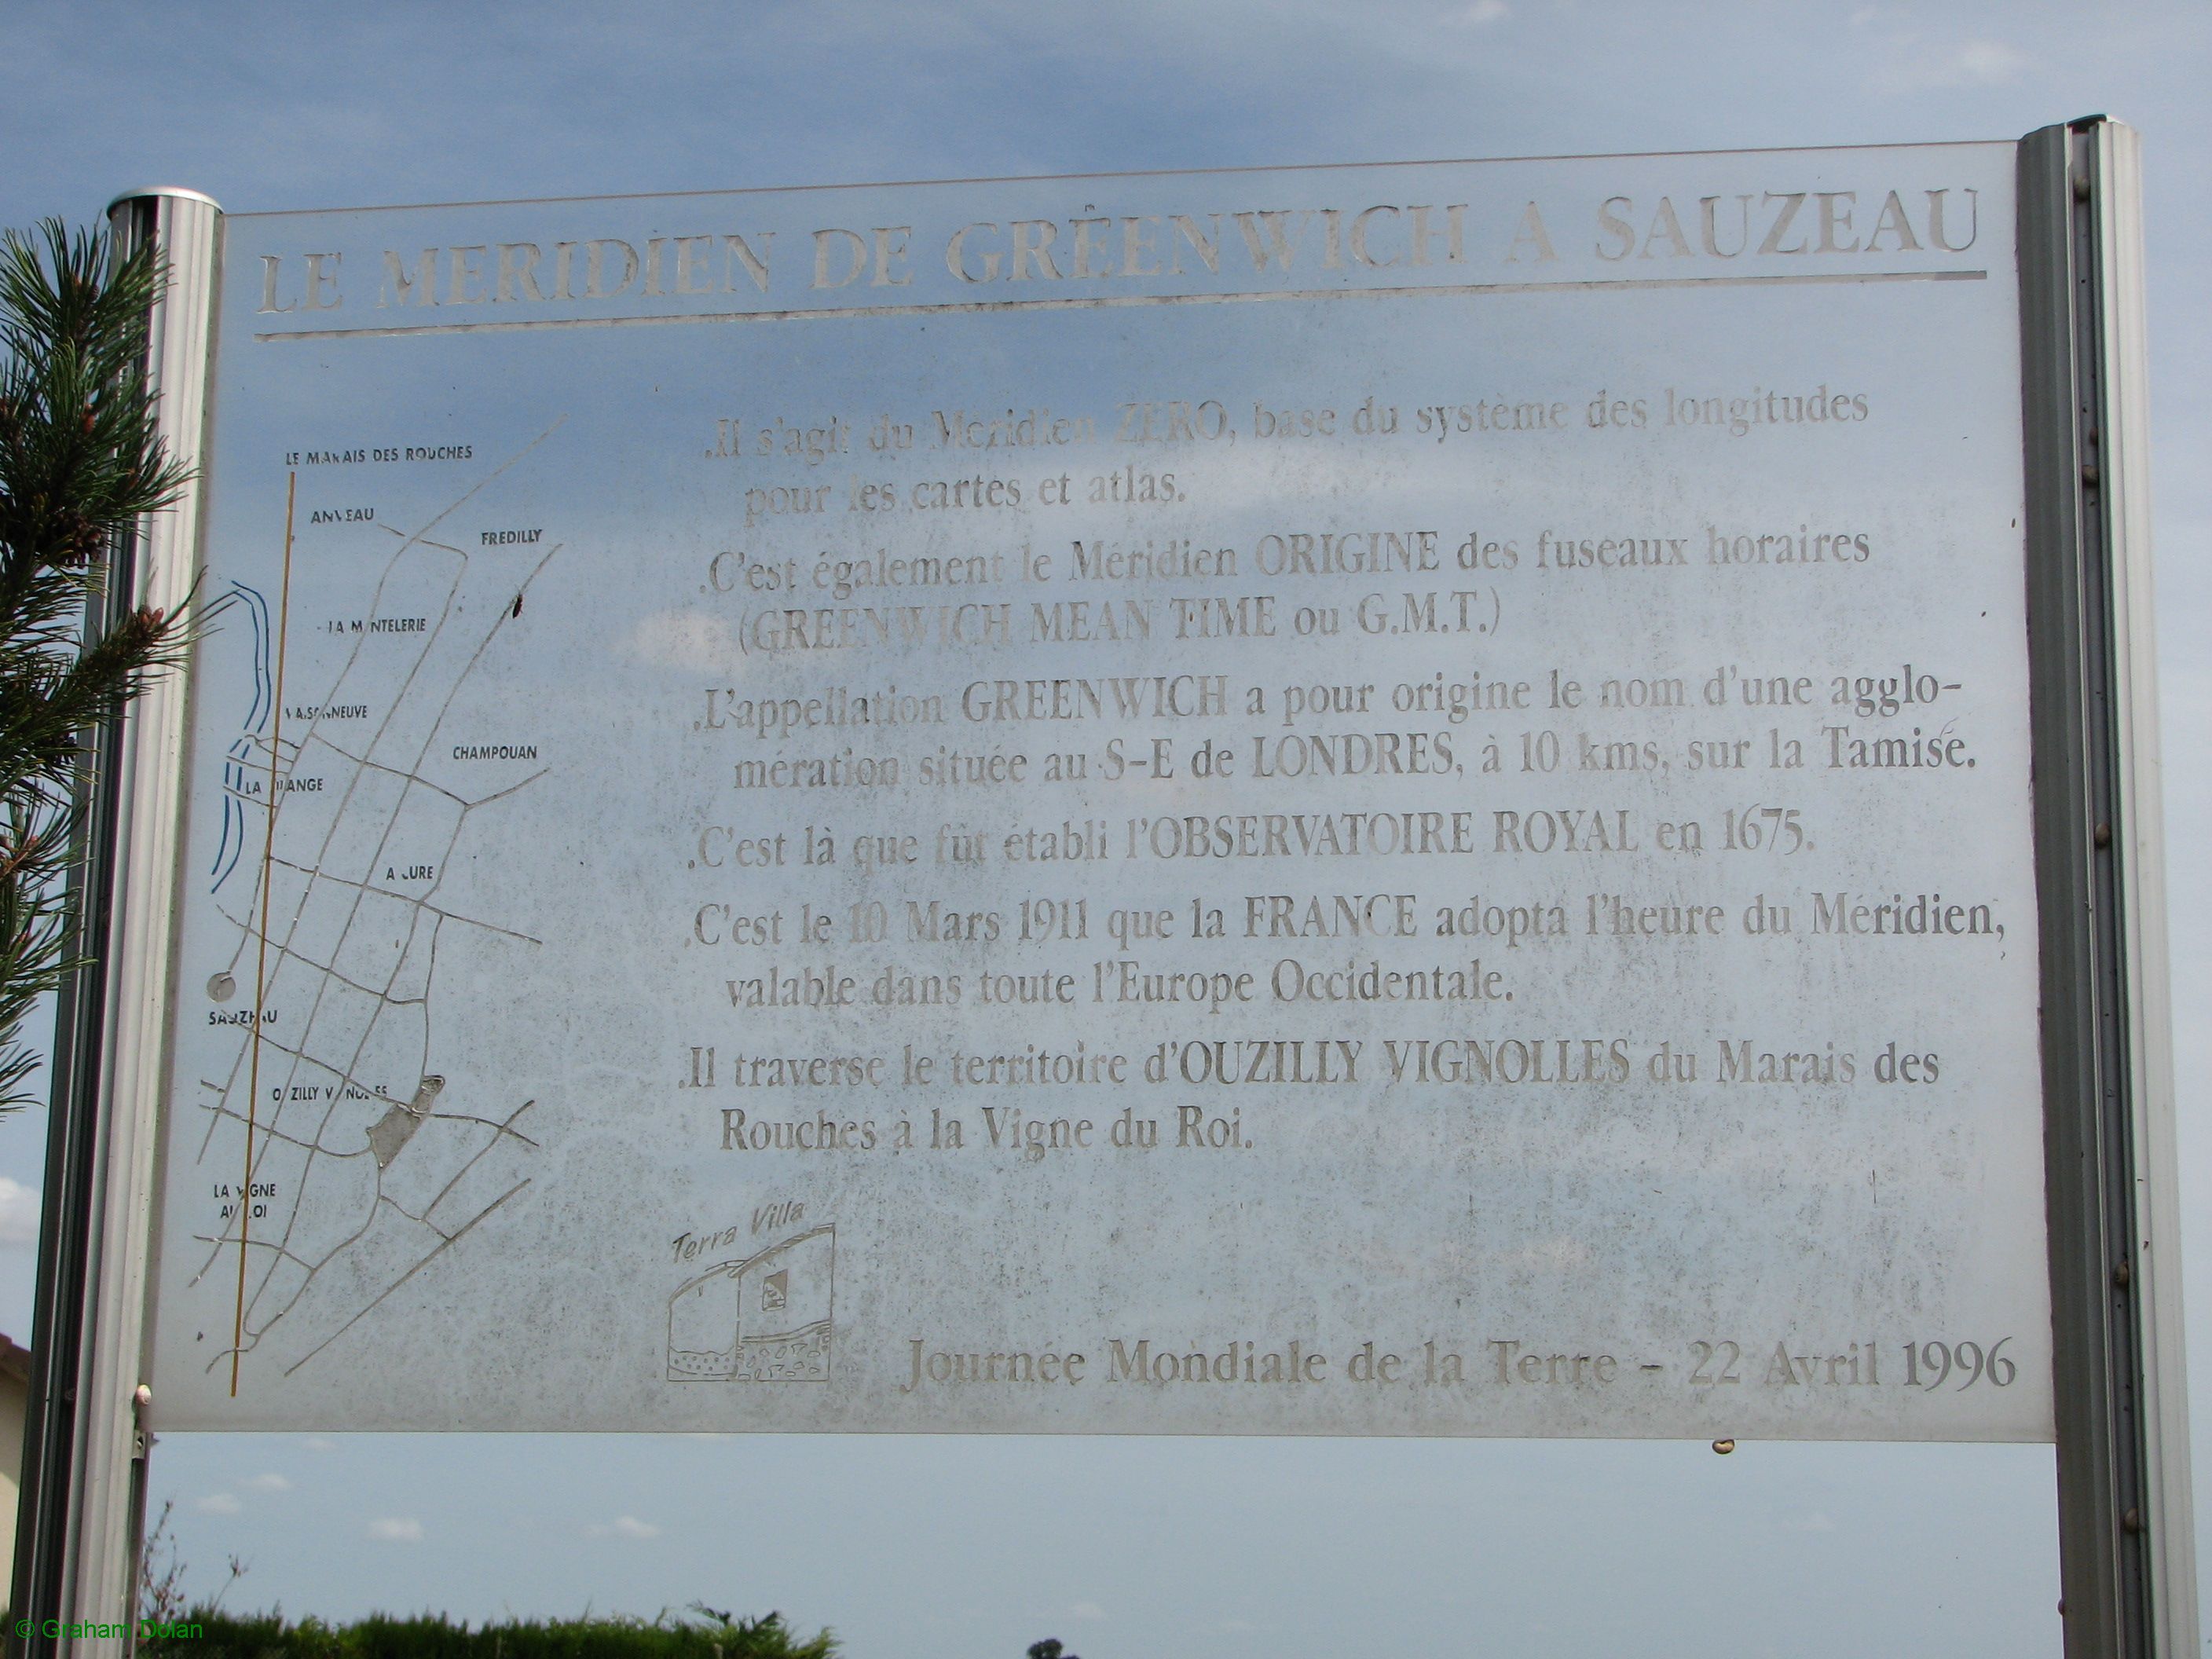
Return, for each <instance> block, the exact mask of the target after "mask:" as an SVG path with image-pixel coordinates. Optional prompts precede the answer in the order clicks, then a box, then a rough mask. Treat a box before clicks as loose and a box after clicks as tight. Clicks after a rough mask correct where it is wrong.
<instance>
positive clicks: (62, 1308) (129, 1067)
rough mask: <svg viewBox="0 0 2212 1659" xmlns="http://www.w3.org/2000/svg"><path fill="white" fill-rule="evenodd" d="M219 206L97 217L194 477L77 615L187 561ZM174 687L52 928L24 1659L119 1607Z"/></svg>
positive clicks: (126, 744) (160, 1067) (189, 565)
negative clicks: (140, 315) (48, 1114)
mask: <svg viewBox="0 0 2212 1659" xmlns="http://www.w3.org/2000/svg"><path fill="white" fill-rule="evenodd" d="M220 222H221V212H220V210H218V209H217V207H216V204H215V203H214V202H213V201H212V200H210V198H209V197H204V196H202V195H199V194H198V193H197V192H196V191H181V190H152V191H136V192H133V193H131V194H130V195H127V196H125V197H120V198H118V200H117V202H116V203H115V204H114V205H113V206H112V208H111V209H110V210H109V227H110V230H111V233H112V235H113V237H114V239H115V241H116V244H117V246H118V249H119V250H122V251H128V250H130V249H131V248H134V247H137V246H143V244H144V243H145V242H147V241H149V240H152V241H154V242H155V243H156V244H157V245H158V246H160V248H161V254H162V257H163V258H164V259H165V260H166V261H167V266H168V283H167V286H166V288H165V289H163V290H162V292H161V296H160V297H159V298H158V299H157V300H156V301H155V306H154V314H153V317H152V319H151V327H150V329H149V334H148V341H147V352H148V358H149V362H148V369H149V374H148V380H149V383H150V385H151V386H152V387H153V390H154V392H155V395H156V396H157V397H158V398H159V399H160V405H159V409H158V412H157V420H156V423H157V428H158V430H159V431H160V433H161V438H162V440H163V441H164V442H165V443H166V444H167V447H168V453H169V454H170V455H171V456H173V458H175V459H177V460H179V461H181V462H182V463H183V464H184V465H186V466H188V467H191V468H193V469H195V471H194V476H193V480H192V482H191V483H190V484H189V485H188V486H187V488H186V489H185V494H184V495H182V496H181V497H180V498H179V501H177V502H176V504H175V505H174V506H173V507H169V508H167V509H166V510H165V511H163V512H160V513H153V514H150V515H149V517H148V518H147V519H146V520H145V521H144V522H143V524H141V525H140V526H138V529H137V532H136V533H135V534H134V535H133V536H132V537H131V541H130V544H129V545H128V546H127V547H125V548H122V549H120V550H118V553H117V555H116V557H115V560H114V563H113V566H112V573H111V576H110V580H109V584H108V591H107V592H106V594H105V595H103V596H102V597H101V599H100V600H98V601H96V603H97V604H99V605H101V606H102V608H103V610H104V613H105V614H104V616H102V617H99V618H96V619H95V625H98V626H105V625H106V624H107V623H109V622H111V621H112V619H113V618H115V617H119V616H121V615H122V614H124V613H125V611H128V610H130V609H131V608H133V607H135V606H137V605H146V604H150V605H160V606H162V607H164V608H173V607H175V606H177V605H182V604H183V603H184V602H185V599H186V598H187V596H188V595H189V594H190V593H191V586H192V574H193V571H194V569H195V568H197V564H198V562H199V557H198V547H199V518H200V503H201V501H202V499H203V482H202V480H201V479H200V477H199V476H198V473H197V469H198V467H199V465H200V462H201V458H202V449H203V439H204V430H205V427H206V422H207V410H208V397H207V393H208V362H209V350H210V344H211V340H210V331H211V328H212V325H213V319H214V314H215V310H214V302H215V291H216V260H217V246H218V238H219V227H220ZM186 702H187V686H186V684H185V677H184V676H183V675H181V674H168V675H163V676H160V677H157V678H155V680H154V681H153V682H152V684H151V685H150V686H149V689H148V690H147V691H146V692H145V694H144V695H143V696H142V697H141V698H139V700H138V701H137V702H136V703H135V704H134V705H133V707H132V708H131V714H130V716H129V719H128V720H126V721H125V722H124V723H123V724H122V725H121V726H119V727H112V728H110V729H109V730H107V731H106V732H101V733H100V734H99V735H98V738H97V740H96V744H95V746H94V750H93V752H92V754H91V755H90V757H88V761H87V764H86V769H85V787H86V788H87V789H88V792H89V798H90V803H91V805H90V811H89V812H88V815H87V819H86V828H85V835H86V840H87V845H86V849H85V859H84V863H83V866H82V871H83V873H82V878H81V879H80V881H79V884H78V886H77V889H76V904H77V908H76V914H75V916H74V917H73V921H72V925H73V927H74V928H75V929H76V932H75V935H74V937H75V938H76V940H77V941H79V943H78V944H77V945H76V954H77V955H79V956H80V957H88V958H92V959H93V961H92V965H91V966H90V967H89V968H88V969H84V970H82V971H81V972H79V973H77V974H76V975H73V976H72V977H71V979H70V982H69V984H68V985H67V987H65V988H64V991H63V994H62V996H61V1000H60V1007H59V1011H58V1018H57V1021H56V1041H55V1050H54V1060H53V1117H52V1124H51V1126H50V1127H49V1129H48V1131H47V1152H46V1208H45V1214H44V1216H43V1218H42V1220H41V1223H40V1240H39V1279H38V1292H37V1297H38V1299H37V1311H36V1315H35V1317H36V1321H37V1325H36V1329H35V1331H34V1333H33V1343H32V1355H33V1358H32V1370H31V1387H30V1395H29V1400H28V1402H27V1408H26V1413H25V1424H24V1455H23V1486H22V1500H21V1504H22V1507H21V1517H22V1518H21V1523H20V1525H19V1527H18V1530H17V1534H16V1546H15V1595H14V1597H13V1606H14V1607H15V1613H16V1616H17V1617H18V1619H19V1620H20V1619H25V1618H27V1619H30V1620H33V1624H32V1627H31V1634H30V1635H28V1636H27V1637H23V1638H17V1639H18V1641H19V1643H20V1650H21V1651H22V1652H24V1653H35V1654H43V1653H75V1652H85V1653H106V1652H115V1651H119V1650H121V1648H122V1647H123V1646H124V1645H125V1644H123V1643H121V1642H119V1641H118V1640H117V1639H115V1638H70V1637H69V1636H68V1635H66V1634H63V1635H59V1636H55V1635H49V1634H47V1633H46V1632H47V1631H48V1629H49V1628H50V1626H48V1624H47V1622H46V1621H48V1620H52V1621H57V1622H58V1624H60V1625H61V1626H68V1625H70V1624H79V1625H86V1624H88V1625H96V1626H112V1625H114V1624H116V1623H117V1622H118V1621H126V1620H128V1619H129V1618H130V1617H131V1610H132V1607H133V1604H134V1602H135V1600H136V1593H137V1583H136V1569H137V1556H138V1546H139V1543H140V1532H141V1522H142V1518H143V1507H144V1498H145V1490H144V1479H145V1449H146V1436H145V1432H144V1428H143V1422H142V1410H143V1401H144V1398H145V1397H144V1396H143V1395H142V1394H141V1392H140V1390H141V1387H142V1384H143V1381H144V1377H145V1369H144V1363H143V1362H144V1353H145V1340H144V1339H145V1327H146V1314H147V1308H148V1298H147V1276H146V1269H147V1261H148V1258H149V1254H150V1251H151V1246H152V1230H153V1225H154V1213H155V1146H156V1143H157V1139H158V1135H157V1133H156V1131H157V1127H158V1121H159V1115H160V1109H161V1091H162V1088H163V1083H162V1076H163V1073H164V1070H165V1067H166V1062H167V1041H166V1037H165V1032H164V1023H165V1012H166V1009H167V1002H168V976H169V969H170V962H171V950H170V939H169V921H170V917H171V915H172V913H173V907H174V902H175V884H176V871H175V862H174V858H173V848H174V843H173V839H172V837H171V836H168V835H167V834H164V833H162V832H161V829H160V826H162V825H164V824H167V823H173V821H174V819H175V817H176V814H177V812H178V811H179V797H180V794H181V792H182V789H183V787H184V749H185V708H186Z"/></svg>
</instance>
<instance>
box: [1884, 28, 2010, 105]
mask: <svg viewBox="0 0 2212 1659" xmlns="http://www.w3.org/2000/svg"><path fill="white" fill-rule="evenodd" d="M1887 58H1888V62H1887V64H1884V65H1883V67H1882V68H1881V70H1878V71H1876V73H1875V88H1877V89H1878V90H1880V91H1883V92H1932V91H1940V90H1943V89H1946V88H1958V87H1998V86H2004V85H2007V84H2008V83H2009V82H2014V81H2016V80H2018V79H2019V78H2020V72H2021V70H2023V69H2025V68H2027V61H2028V59H2027V53H2026V52H2022V51H2021V49H2020V48H2019V47H2017V46H2012V45H2009V44H2008V43H2007V42H2005V41H2002V40H1950V41H1941V42H1939V41H1933V40H1929V39H1927V37H1925V36H1924V35H1922V34H1920V33H1917V31H1911V30H1907V31H1905V32H1904V33H1899V34H1898V35H1897V36H1895V37H1894V38H1893V39H1892V40H1891V41H1890V42H1889V45H1888V51H1887Z"/></svg>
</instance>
